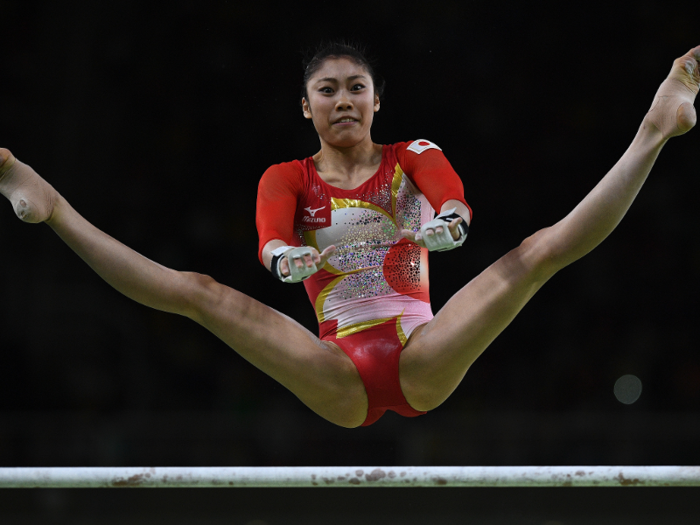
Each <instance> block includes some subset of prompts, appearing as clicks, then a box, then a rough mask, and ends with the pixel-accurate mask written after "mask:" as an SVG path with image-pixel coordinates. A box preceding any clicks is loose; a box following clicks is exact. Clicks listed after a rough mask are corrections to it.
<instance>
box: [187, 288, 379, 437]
mask: <svg viewBox="0 0 700 525" xmlns="http://www.w3.org/2000/svg"><path fill="white" fill-rule="evenodd" d="M198 279H199V280H200V281H201V282H200V283H199V285H198V286H197V288H198V289H199V290H200V291H199V292H198V293H197V296H198V297H197V299H196V300H195V302H196V303H197V306H196V307H195V308H193V309H192V311H193V314H192V315H191V316H190V317H191V318H192V319H193V320H195V321H196V322H198V323H199V324H201V325H202V326H204V327H205V328H207V329H208V330H209V331H211V332H212V333H213V334H214V335H216V336H217V337H219V339H221V340H222V341H224V342H225V343H226V344H227V345H229V346H230V347H231V348H233V349H234V350H235V351H236V352H237V353H238V354H240V355H241V356H242V357H243V358H245V359H246V360H247V361H249V362H250V363H252V364H253V365H255V366H256V367H257V368H259V369H260V370H262V371H263V372H265V373H266V374H268V375H269V376H270V377H272V378H273V379H275V380H276V381H278V382H279V383H281V384H282V385H284V386H285V387H286V388H288V389H289V390H290V391H291V392H292V393H293V394H295V395H296V396H297V397H298V398H299V399H300V400H301V401H302V402H303V403H304V404H305V405H307V406H308V407H309V408H310V409H311V410H313V411H314V412H316V413H317V414H319V415H320V416H321V417H323V418H325V419H327V420H329V421H331V422H332V423H335V424H337V425H340V426H344V427H355V426H359V425H361V424H362V422H363V421H364V419H365V416H366V411H367V396H366V394H365V390H364V386H363V384H362V380H361V379H360V376H359V374H358V372H357V369H356V368H355V365H354V364H353V363H352V361H351V360H350V358H349V357H348V356H347V355H345V353H344V352H343V351H342V350H340V349H339V348H338V347H337V346H335V345H333V344H331V343H326V342H324V341H320V340H319V338H318V337H316V336H315V335H314V334H312V333H311V332H309V331H308V330H307V329H306V328H304V327H303V326H302V325H300V324H299V323H297V322H296V321H294V320H293V319H291V318H289V317H288V316H286V315H284V314H281V313H280V312H277V311H276V310H274V309H273V308H270V307H269V306H266V305H264V304H262V303H261V302H259V301H257V300H255V299H253V298H251V297H248V296H247V295H245V294H243V293H241V292H238V291H236V290H233V289H232V288H229V287H227V286H224V285H222V284H220V283H217V282H216V281H214V280H213V279H211V278H209V277H206V276H198Z"/></svg>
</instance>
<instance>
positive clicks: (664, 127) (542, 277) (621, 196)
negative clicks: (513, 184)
mask: <svg viewBox="0 0 700 525" xmlns="http://www.w3.org/2000/svg"><path fill="white" fill-rule="evenodd" d="M698 61H700V46H698V47H696V48H694V49H692V50H691V51H689V52H688V53H687V54H686V55H684V56H683V57H681V58H679V59H677V60H676V61H675V62H674V65H673V68H672V69H671V73H670V74H669V76H668V78H667V79H666V80H665V81H664V82H663V83H662V84H661V86H660V87H659V90H658V92H657V94H656V98H655V99H654V103H653V105H652V107H651V109H650V110H649V112H648V113H647V115H646V116H645V118H644V120H643V122H642V125H641V126H640V128H639V131H638V132H637V135H636V136H635V138H634V140H633V142H632V144H631V146H630V147H629V149H628V150H627V151H626V152H625V153H624V155H623V156H622V158H621V159H620V160H619V161H618V162H617V164H615V166H614V167H613V168H612V169H611V170H610V172H608V174H607V175H606V176H605V177H604V178H603V179H602V180H601V181H600V182H599V183H598V185H597V186H596V187H595V188H594V189H593V190H592V191H591V192H590V193H589V194H588V195H587V196H586V197H585V198H584V199H583V200H582V201H581V202H580V203H579V204H578V206H576V208H574V210H573V211H572V212H571V213H569V214H568V215H567V216H566V217H565V218H564V219H562V220H561V221H559V222H558V223H556V224H555V225H553V226H550V227H549V228H545V229H543V230H540V231H538V232H537V233H535V234H534V235H532V236H531V237H528V238H527V239H525V240H524V241H523V242H522V244H521V245H520V246H518V247H517V248H515V249H514V250H512V251H510V252H509V253H507V254H506V255H505V256H503V257H502V258H501V259H499V260H498V261H496V262H495V263H494V264H492V265H491V266H490V267H488V268H487V269H486V270H485V271H484V272H482V273H481V274H480V275H479V276H477V277H476V278H474V279H473V280H472V281H471V282H470V283H469V284H467V285H466V286H465V287H464V288H462V289H461V290H460V291H459V292H457V294H455V295H454V296H453V297H452V299H451V300H450V301H449V302H448V303H447V304H446V305H445V306H444V307H443V308H442V310H440V312H438V314H437V315H436V316H435V318H434V319H432V320H431V321H430V322H429V323H427V324H425V325H423V326H422V327H421V328H419V329H417V330H416V331H415V332H414V333H413V334H412V336H411V338H410V339H409V341H408V343H407V344H406V347H405V348H404V350H403V352H402V353H401V359H400V362H399V376H400V380H401V388H402V390H403V393H404V396H405V397H406V400H407V401H408V403H409V404H410V405H411V406H412V407H413V408H414V409H416V410H431V409H433V408H435V407H436V406H438V405H440V404H441V403H442V402H444V401H445V400H446V399H447V398H448V397H449V396H450V394H451V393H452V392H453V391H454V390H455V388H457V386H458V385H459V383H460V382H461V381H462V379H463V378H464V375H465V374H466V372H467V370H468V369H469V367H470V366H471V365H472V363H474V361H475V360H476V359H477V358H478V357H479V355H481V353H482V352H483V351H484V350H485V349H486V348H487V347H488V345H489V344H490V343H491V342H492V341H493V340H494V339H495V338H496V336H498V334H500V333H501V332H502V331H503V330H504V329H505V328H506V326H508V324H510V322H511V321H512V320H513V318H514V317H515V316H516V315H517V314H518V312H519V311H520V310H521V309H522V308H523V306H525V304H526V303H527V302H528V301H529V300H530V298H531V297H532V296H533V295H534V294H535V293H536V292H537V291H538V290H539V289H540V288H541V287H542V285H543V284H544V283H545V282H547V280H549V278H551V277H552V276H553V275H554V274H555V273H556V272H557V271H559V270H560V269H562V268H564V267H565V266H567V265H568V264H570V263H572V262H573V261H575V260H577V259H579V258H581V257H583V256H584V255H585V254H587V253H588V252H589V251H591V250H592V249H593V248H595V247H596V246H597V245H598V244H600V243H601V242H602V241H603V240H604V239H605V238H606V237H607V236H608V235H609V234H610V233H611V232H612V231H613V230H614V229H615V227H616V226H617V224H618V223H619V222H620V220H622V217H623V216H624V215H625V213H626V212H627V210H628V209H629V207H630V205H631V204H632V202H633V201H634V199H635V197H636V196H637V193H638V192H639V190H640V189H641V187H642V184H644V181H645V180H646V178H647V176H648V174H649V172H650V171H651V168H652V166H653V165H654V162H655V161H656V158H657V157H658V155H659V153H660V151H661V149H662V147H663V146H664V144H665V143H666V141H668V139H669V138H671V137H674V136H677V135H682V134H683V133H685V132H687V131H689V130H690V129H691V128H692V127H693V126H694V125H695V122H696V113H695V108H694V107H693V102H694V100H695V97H696V95H697V93H698V90H699V88H700V69H699V68H698Z"/></svg>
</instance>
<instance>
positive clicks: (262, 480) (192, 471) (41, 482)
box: [0, 466, 700, 488]
mask: <svg viewBox="0 0 700 525" xmlns="http://www.w3.org/2000/svg"><path fill="white" fill-rule="evenodd" d="M697 486H700V467H698V466H653V467H644V466H636V467H635V466H617V467H616V466H579V467H575V466H573V467H537V466H533V467H47V468H34V467H13V468H7V467H5V468H0V488H195V487H199V488H218V487H234V488H235V487H238V488H244V487H246V488H250V487H263V488H265V487H266V488H283V487H697Z"/></svg>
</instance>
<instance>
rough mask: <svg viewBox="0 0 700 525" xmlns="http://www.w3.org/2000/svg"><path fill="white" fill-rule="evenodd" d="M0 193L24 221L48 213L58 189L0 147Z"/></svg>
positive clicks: (42, 216)
mask: <svg viewBox="0 0 700 525" xmlns="http://www.w3.org/2000/svg"><path fill="white" fill-rule="evenodd" d="M0 194H2V195H4V196H5V197H7V198H8V199H10V202H11V203H12V207H13V208H14V210H15V213H16V214H17V217H19V218H20V219H22V220H23V221H24V222H31V223H36V222H43V221H45V220H47V219H49V218H50V217H51V214H52V213H53V208H54V204H55V202H56V198H57V197H58V193H57V192H56V190H55V189H53V186H51V185H50V184H49V183H48V182H46V181H45V180H44V179H42V178H41V177H40V176H39V175H38V174H37V172H36V171H34V170H33V169H32V168H31V167H29V166H27V165H26V164H24V163H23V162H20V161H18V160H17V159H16V158H15V157H14V155H12V153H10V151H9V150H7V149H5V148H0Z"/></svg>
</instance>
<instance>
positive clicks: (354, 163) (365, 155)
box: [313, 135, 382, 178]
mask: <svg viewBox="0 0 700 525" xmlns="http://www.w3.org/2000/svg"><path fill="white" fill-rule="evenodd" d="M381 158H382V147H381V145H379V144H375V143H374V142H372V139H371V138H370V136H369V135H368V136H367V137H365V139H364V140H362V142H360V143H358V144H355V145H354V146H350V147H347V148H342V147H338V146H333V145H331V144H328V143H327V142H325V141H323V140H322V141H321V151H319V152H318V153H316V155H314V157H313V159H314V163H315V164H316V170H317V171H318V172H319V173H334V174H336V175H345V176H347V177H348V178H352V177H353V175H355V174H357V173H361V172H363V171H364V170H366V169H367V168H372V167H374V166H376V165H377V164H378V163H379V162H381Z"/></svg>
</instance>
